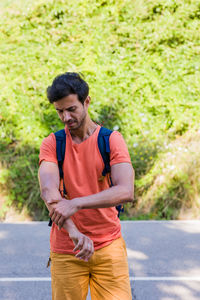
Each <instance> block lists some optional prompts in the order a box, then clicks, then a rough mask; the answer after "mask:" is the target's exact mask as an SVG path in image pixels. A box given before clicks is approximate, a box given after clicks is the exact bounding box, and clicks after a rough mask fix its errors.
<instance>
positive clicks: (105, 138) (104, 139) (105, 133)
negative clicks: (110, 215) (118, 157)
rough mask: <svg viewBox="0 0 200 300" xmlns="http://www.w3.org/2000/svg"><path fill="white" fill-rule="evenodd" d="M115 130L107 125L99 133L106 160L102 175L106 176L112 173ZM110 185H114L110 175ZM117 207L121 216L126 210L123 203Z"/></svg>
mask: <svg viewBox="0 0 200 300" xmlns="http://www.w3.org/2000/svg"><path fill="white" fill-rule="evenodd" d="M112 132H113V131H112V130H110V129H107V128H105V127H101V128H100V131H99V135H98V147H99V151H100V153H101V156H102V158H103V162H104V169H103V172H102V176H103V177H104V176H105V175H106V174H108V173H110V171H111V169H110V143H109V138H110V135H111V133H112ZM110 186H113V184H112V179H111V176H110ZM116 209H117V210H118V217H119V216H120V212H121V211H124V208H123V206H122V205H117V206H116Z"/></svg>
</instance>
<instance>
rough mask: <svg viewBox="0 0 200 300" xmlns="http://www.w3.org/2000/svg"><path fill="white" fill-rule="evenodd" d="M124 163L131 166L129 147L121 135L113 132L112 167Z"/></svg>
mask: <svg viewBox="0 0 200 300" xmlns="http://www.w3.org/2000/svg"><path fill="white" fill-rule="evenodd" d="M124 162H127V163H130V164H131V159H130V155H129V152H128V148H127V145H126V143H125V141H124V138H123V136H122V135H121V133H119V132H118V131H113V133H112V134H111V136H110V166H113V165H115V164H118V163H124Z"/></svg>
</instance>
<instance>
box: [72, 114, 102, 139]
mask: <svg viewBox="0 0 200 300" xmlns="http://www.w3.org/2000/svg"><path fill="white" fill-rule="evenodd" d="M97 126H98V125H97V124H96V123H94V122H93V121H92V120H91V119H88V120H86V121H85V123H84V124H82V126H81V127H80V128H78V129H76V130H70V134H71V137H72V140H73V141H74V142H75V143H77V144H79V143H82V142H83V141H85V140H86V139H87V138H89V137H90V136H91V135H92V134H93V133H94V131H95V130H96V128H97Z"/></svg>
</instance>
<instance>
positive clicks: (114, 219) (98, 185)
mask: <svg viewBox="0 0 200 300" xmlns="http://www.w3.org/2000/svg"><path fill="white" fill-rule="evenodd" d="M99 130H100V126H98V127H97V128H96V130H95V132H94V133H93V134H92V135H91V136H90V137H89V138H87V139H86V140H85V141H83V142H82V143H80V144H76V143H74V142H73V140H72V137H71V134H70V132H69V130H68V129H67V127H66V128H65V132H66V151H65V160H64V163H63V171H64V183H65V188H66V191H67V195H68V198H69V199H73V198H77V197H83V196H89V195H92V194H96V193H99V192H101V191H103V190H105V189H108V188H109V182H108V177H105V178H104V180H103V181H99V178H100V177H101V176H102V171H103V169H104V162H103V159H102V156H101V154H100V152H99V148H98V144H97V137H98V133H99ZM39 158H40V163H41V162H42V161H43V160H45V161H49V162H55V163H56V164H57V157H56V139H55V135H54V134H53V133H51V134H50V135H49V136H48V137H47V138H45V139H44V140H43V142H42V145H41V148H40V155H39ZM123 162H127V163H131V160H130V156H129V153H128V149H127V146H126V144H125V142H124V139H123V137H122V135H121V134H120V133H119V132H117V131H114V132H112V134H111V136H110V165H111V166H112V165H114V164H118V163H123ZM117 214H118V212H117V210H116V208H115V207H109V208H97V209H82V210H79V211H78V212H77V213H75V214H74V215H73V216H72V217H71V218H72V220H73V222H74V223H75V225H76V226H77V228H78V229H79V231H80V232H82V233H83V234H85V235H87V236H88V237H89V238H91V239H92V240H93V242H94V248H95V250H97V249H100V248H102V247H105V246H107V245H108V244H110V243H111V242H112V241H113V240H115V239H117V238H118V237H120V236H121V226H120V221H119V218H118V216H117ZM50 246H51V251H52V252H58V253H68V254H74V252H73V248H74V245H73V242H72V240H71V239H70V238H69V235H68V233H67V231H66V230H65V229H63V228H62V229H61V230H58V227H57V225H56V224H55V223H53V225H52V229H51V234H50Z"/></svg>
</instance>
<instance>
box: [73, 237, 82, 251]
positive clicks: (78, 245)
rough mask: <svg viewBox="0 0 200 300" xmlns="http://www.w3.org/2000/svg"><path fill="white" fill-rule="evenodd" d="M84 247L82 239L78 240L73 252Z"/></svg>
mask: <svg viewBox="0 0 200 300" xmlns="http://www.w3.org/2000/svg"><path fill="white" fill-rule="evenodd" d="M83 245H84V241H83V238H81V239H79V241H78V244H77V245H76V247H75V248H74V249H73V251H74V252H75V251H77V250H80V249H82V248H83Z"/></svg>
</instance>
